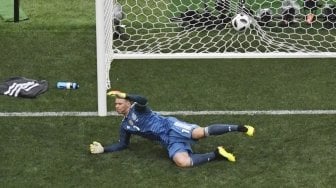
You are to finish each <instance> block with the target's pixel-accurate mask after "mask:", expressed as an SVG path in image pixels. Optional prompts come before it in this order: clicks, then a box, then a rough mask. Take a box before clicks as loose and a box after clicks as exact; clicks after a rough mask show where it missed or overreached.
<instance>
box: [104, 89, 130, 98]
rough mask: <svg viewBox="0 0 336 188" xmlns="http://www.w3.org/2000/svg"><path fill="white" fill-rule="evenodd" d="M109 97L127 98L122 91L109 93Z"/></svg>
mask: <svg viewBox="0 0 336 188" xmlns="http://www.w3.org/2000/svg"><path fill="white" fill-rule="evenodd" d="M107 95H109V96H112V97H118V98H122V99H124V98H126V93H123V92H121V91H115V90H114V91H109V92H107Z"/></svg>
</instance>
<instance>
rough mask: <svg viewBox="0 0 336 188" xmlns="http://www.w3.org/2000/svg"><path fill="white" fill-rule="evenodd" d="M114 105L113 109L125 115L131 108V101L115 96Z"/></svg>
mask: <svg viewBox="0 0 336 188" xmlns="http://www.w3.org/2000/svg"><path fill="white" fill-rule="evenodd" d="M114 105H115V106H114V107H115V110H116V112H117V113H118V114H122V115H124V116H126V115H127V114H128V112H129V110H130V108H131V105H132V102H131V101H129V100H128V99H124V98H120V97H116V98H115V102H114Z"/></svg>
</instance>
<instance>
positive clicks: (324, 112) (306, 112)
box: [0, 110, 336, 117]
mask: <svg viewBox="0 0 336 188" xmlns="http://www.w3.org/2000/svg"><path fill="white" fill-rule="evenodd" d="M157 112H158V113H160V114H162V115H188V116H189V115H251V116H253V115H336V110H242V111H157ZM58 116H60V117H62V116H83V117H85V116H98V112H0V117H58ZM107 116H118V114H117V113H116V112H108V113H107Z"/></svg>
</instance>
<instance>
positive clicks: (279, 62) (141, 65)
mask: <svg viewBox="0 0 336 188" xmlns="http://www.w3.org/2000/svg"><path fill="white" fill-rule="evenodd" d="M21 4H22V6H23V8H24V11H25V12H26V13H27V15H28V16H29V18H30V19H29V20H28V21H25V22H21V23H16V24H14V23H5V22H1V23H0V64H1V68H0V75H1V80H5V79H6V78H8V77H12V76H25V77H28V78H34V79H45V80H48V81H49V84H50V88H49V90H48V92H46V93H45V94H42V95H40V96H39V97H38V98H36V99H32V100H27V99H16V98H10V97H6V96H1V97H0V103H1V105H0V111H1V112H16V111H19V112H45V111H52V112H54V111H96V109H97V107H96V106H97V100H96V60H95V59H96V49H95V46H96V45H95V20H94V1H65V0H59V1H52V2H51V1H50V2H48V3H46V2H44V1H41V0H32V1H29V3H28V2H27V1H22V2H21ZM334 61H335V59H253V60H150V61H145V60H132V61H128V60H122V61H121V60H118V61H114V63H113V65H112V71H111V79H112V85H113V86H114V87H115V88H117V89H120V90H123V91H128V92H133V93H141V94H143V95H146V96H147V97H148V99H149V100H150V105H151V106H152V108H153V109H155V110H158V111H177V110H179V111H180V110H193V111H198V110H335V109H336V96H335V93H336V87H335V85H336V81H335V80H336V78H335V72H336V64H335V62H334ZM59 80H70V81H77V82H79V84H80V85H81V87H80V89H79V90H75V91H68V90H65V91H64V90H58V89H56V88H55V85H56V82H57V81H59ZM108 102H109V104H111V105H110V106H109V111H111V110H113V105H112V102H113V101H112V99H108ZM179 118H181V119H183V120H186V121H189V122H194V123H197V124H200V125H202V126H204V125H207V124H210V123H218V122H225V123H237V124H244V123H248V124H252V125H255V127H256V130H257V132H256V136H255V137H253V138H248V137H245V136H244V135H241V134H235V133H234V134H227V135H223V136H218V137H211V138H208V139H206V140H201V141H199V143H198V144H197V145H195V147H194V150H195V152H208V151H211V150H213V149H214V148H215V147H216V146H218V145H224V146H226V147H229V148H231V149H232V150H233V152H234V153H235V154H236V156H237V162H236V163H229V162H226V161H215V162H212V163H208V164H205V165H203V166H199V167H195V168H190V169H181V168H178V167H175V165H174V164H173V163H172V162H171V161H169V160H168V158H167V154H166V151H165V150H164V149H162V148H161V147H160V146H159V145H157V144H154V143H152V142H149V141H147V140H145V139H142V138H140V137H133V139H132V144H131V145H130V149H128V150H125V151H122V152H118V153H113V154H106V155H105V154H104V155H98V156H96V155H90V154H89V153H88V145H89V144H90V142H91V141H93V140H97V141H100V142H102V143H103V144H108V143H112V142H116V141H117V139H118V126H119V122H120V121H121V117H112V116H111V117H1V119H0V142H1V145H0V151H1V155H0V187H224V186H225V187H333V185H334V182H335V180H336V175H335V174H336V170H335V168H334V165H335V162H336V158H335V153H336V147H335V143H336V137H335V132H336V127H335V124H336V117H335V115H280V116H271V115H265V116H259V115H258V116H247V115H246V116H216V115H206V116H179Z"/></svg>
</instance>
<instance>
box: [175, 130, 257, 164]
mask: <svg viewBox="0 0 336 188" xmlns="http://www.w3.org/2000/svg"><path fill="white" fill-rule="evenodd" d="M229 132H243V133H244V134H246V135H248V136H253V135H254V133H255V129H254V127H252V126H250V125H244V126H241V125H225V124H213V125H209V126H207V127H197V128H195V129H194V130H193V132H192V138H193V139H195V140H198V139H202V138H206V137H208V136H212V135H221V134H225V133H229ZM215 159H226V160H228V161H231V162H235V161H236V158H235V156H234V155H233V154H232V153H230V152H228V151H227V150H226V149H225V148H224V147H223V146H219V147H217V148H216V150H215V151H213V152H210V153H205V154H194V153H188V152H178V153H176V154H175V155H174V157H173V161H174V162H175V164H176V165H177V166H180V167H191V166H196V165H200V164H203V163H206V162H210V161H213V160H215Z"/></svg>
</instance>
